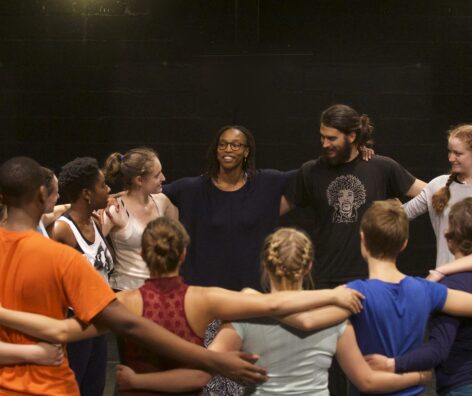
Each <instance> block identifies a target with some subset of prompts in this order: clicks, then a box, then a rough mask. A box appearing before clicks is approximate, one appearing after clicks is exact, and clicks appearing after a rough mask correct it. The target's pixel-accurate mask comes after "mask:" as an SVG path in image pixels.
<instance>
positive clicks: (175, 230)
mask: <svg viewBox="0 0 472 396" xmlns="http://www.w3.org/2000/svg"><path fill="white" fill-rule="evenodd" d="M189 242H190V238H189V236H188V234H187V231H186V230H185V228H184V226H183V225H182V224H181V223H180V222H179V221H177V220H172V219H169V218H167V217H158V218H157V219H155V220H153V221H151V222H149V224H148V225H147V226H146V228H145V229H144V232H143V236H142V239H141V245H142V254H143V259H144V261H145V262H146V264H147V266H148V268H149V270H150V271H151V273H153V274H154V275H159V276H161V275H164V274H167V273H169V272H172V271H174V270H175V269H176V268H177V267H178V265H179V263H180V258H181V257H182V253H183V251H184V249H185V247H186V246H187V245H188V243H189Z"/></svg>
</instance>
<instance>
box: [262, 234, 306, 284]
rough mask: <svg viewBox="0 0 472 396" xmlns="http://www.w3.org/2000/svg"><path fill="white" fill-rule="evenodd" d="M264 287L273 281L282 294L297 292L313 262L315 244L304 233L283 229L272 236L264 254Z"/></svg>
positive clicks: (266, 243)
mask: <svg viewBox="0 0 472 396" xmlns="http://www.w3.org/2000/svg"><path fill="white" fill-rule="evenodd" d="M261 262H262V284H263V286H264V287H265V288H266V289H268V288H269V287H268V286H269V285H270V282H269V279H270V280H272V282H273V283H274V284H275V286H276V287H277V288H278V289H280V290H296V289H298V287H299V284H300V280H302V279H304V277H305V275H307V272H308V271H309V269H310V265H311V263H312V262H313V244H312V242H311V239H310V237H309V236H308V235H307V234H306V233H304V232H303V231H299V230H296V229H294V228H280V229H279V230H277V231H276V232H274V233H273V234H270V235H269V236H268V237H267V238H266V239H265V242H264V249H263V251H262V260H261ZM308 277H309V281H310V283H311V286H312V283H313V282H312V280H311V275H308Z"/></svg>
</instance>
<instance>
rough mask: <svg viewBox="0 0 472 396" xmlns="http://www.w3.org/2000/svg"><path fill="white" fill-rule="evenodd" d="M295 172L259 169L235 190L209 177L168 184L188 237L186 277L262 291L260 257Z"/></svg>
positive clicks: (189, 280) (193, 282)
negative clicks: (220, 186)
mask: <svg viewBox="0 0 472 396" xmlns="http://www.w3.org/2000/svg"><path fill="white" fill-rule="evenodd" d="M294 175H295V171H293V172H280V171H276V170H269V169H267V170H260V171H258V172H256V174H255V176H254V177H250V178H248V180H247V182H246V184H245V185H244V186H243V187H241V188H240V189H239V190H236V191H222V190H220V189H218V188H217V187H215V185H214V184H213V182H212V181H211V180H210V179H209V178H208V177H206V176H198V177H186V178H183V179H179V180H176V181H175V182H172V183H170V184H166V185H164V186H163V187H164V189H163V192H164V194H165V195H167V196H168V197H169V199H170V200H171V201H172V203H173V204H174V205H175V206H177V207H178V209H179V218H180V221H181V222H182V224H183V225H184V226H185V228H186V229H187V232H188V233H189V235H190V245H189V246H188V249H187V258H186V260H185V263H184V264H183V266H182V276H183V277H184V279H185V281H186V282H187V283H188V284H190V285H198V286H219V287H224V288H226V289H232V290H241V289H242V288H243V287H252V288H254V289H258V290H260V289H261V286H260V284H261V282H260V270H259V269H260V263H259V256H260V252H261V249H262V245H263V242H264V239H265V237H266V236H267V235H268V234H270V233H271V232H273V231H274V230H275V228H276V227H277V226H278V225H279V210H280V199H281V197H282V195H283V194H284V193H285V190H286V187H287V184H288V181H289V179H290V178H291V177H294Z"/></svg>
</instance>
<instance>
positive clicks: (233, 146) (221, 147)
mask: <svg viewBox="0 0 472 396" xmlns="http://www.w3.org/2000/svg"><path fill="white" fill-rule="evenodd" d="M228 146H229V147H230V149H231V150H232V151H238V150H239V149H240V148H241V147H247V144H243V143H238V142H218V146H217V147H218V150H226V147H228Z"/></svg>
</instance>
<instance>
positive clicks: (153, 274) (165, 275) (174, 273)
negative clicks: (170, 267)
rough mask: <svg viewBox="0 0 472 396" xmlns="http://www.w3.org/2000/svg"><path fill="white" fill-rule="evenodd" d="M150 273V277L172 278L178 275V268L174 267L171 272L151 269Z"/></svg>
mask: <svg viewBox="0 0 472 396" xmlns="http://www.w3.org/2000/svg"><path fill="white" fill-rule="evenodd" d="M150 275H151V278H172V277H174V276H179V269H176V270H175V271H171V272H166V273H160V272H156V271H151V273H150Z"/></svg>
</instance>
